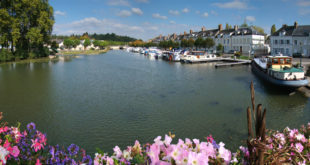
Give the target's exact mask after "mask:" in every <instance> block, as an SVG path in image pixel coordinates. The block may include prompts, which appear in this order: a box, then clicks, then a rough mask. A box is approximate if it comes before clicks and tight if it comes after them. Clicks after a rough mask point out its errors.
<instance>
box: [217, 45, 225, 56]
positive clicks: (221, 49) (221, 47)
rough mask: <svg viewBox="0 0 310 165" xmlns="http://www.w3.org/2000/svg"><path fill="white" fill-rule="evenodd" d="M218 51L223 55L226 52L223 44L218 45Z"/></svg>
mask: <svg viewBox="0 0 310 165" xmlns="http://www.w3.org/2000/svg"><path fill="white" fill-rule="evenodd" d="M216 50H217V51H218V52H219V53H220V54H222V53H223V51H224V47H223V45H222V44H218V45H217V46H216Z"/></svg>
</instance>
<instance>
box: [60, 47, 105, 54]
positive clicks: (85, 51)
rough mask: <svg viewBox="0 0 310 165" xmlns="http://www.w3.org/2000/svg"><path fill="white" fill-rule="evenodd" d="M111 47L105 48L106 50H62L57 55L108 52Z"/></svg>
mask: <svg viewBox="0 0 310 165" xmlns="http://www.w3.org/2000/svg"><path fill="white" fill-rule="evenodd" d="M109 50H110V48H105V49H104V50H78V51H60V52H59V53H57V54H56V55H98V54H102V53H106V52H108V51H109Z"/></svg>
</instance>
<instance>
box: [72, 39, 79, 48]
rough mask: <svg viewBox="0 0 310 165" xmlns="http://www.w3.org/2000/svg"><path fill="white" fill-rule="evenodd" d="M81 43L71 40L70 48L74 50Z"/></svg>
mask: <svg viewBox="0 0 310 165" xmlns="http://www.w3.org/2000/svg"><path fill="white" fill-rule="evenodd" d="M80 43H81V41H80V40H79V39H74V40H72V47H74V48H76V47H77V46H78V45H80Z"/></svg>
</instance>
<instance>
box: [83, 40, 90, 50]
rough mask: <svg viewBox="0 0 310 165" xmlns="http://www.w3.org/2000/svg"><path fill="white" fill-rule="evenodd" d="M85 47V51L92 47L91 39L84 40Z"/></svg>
mask: <svg viewBox="0 0 310 165" xmlns="http://www.w3.org/2000/svg"><path fill="white" fill-rule="evenodd" d="M83 45H84V50H85V49H86V47H87V46H89V45H91V41H90V39H89V38H86V39H85V40H84V43H83Z"/></svg>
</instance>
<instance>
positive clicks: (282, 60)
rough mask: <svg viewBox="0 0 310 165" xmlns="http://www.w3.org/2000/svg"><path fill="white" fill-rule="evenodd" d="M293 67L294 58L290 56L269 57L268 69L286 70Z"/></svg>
mask: <svg viewBox="0 0 310 165" xmlns="http://www.w3.org/2000/svg"><path fill="white" fill-rule="evenodd" d="M291 67H292V57H288V56H269V57H268V60H267V68H270V69H284V68H291Z"/></svg>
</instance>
